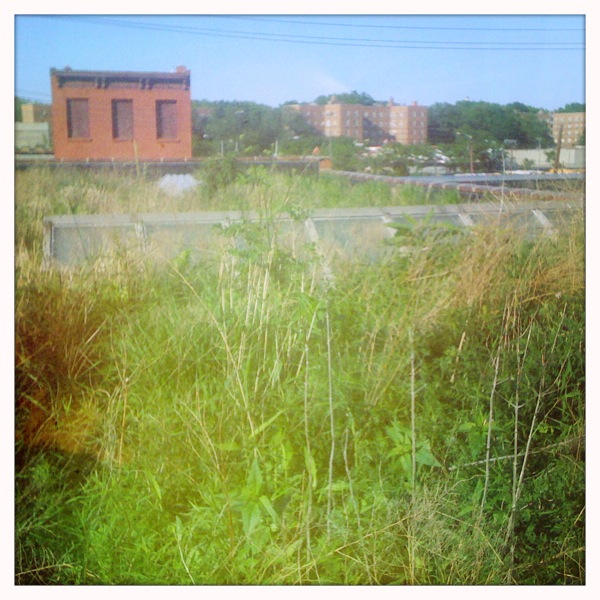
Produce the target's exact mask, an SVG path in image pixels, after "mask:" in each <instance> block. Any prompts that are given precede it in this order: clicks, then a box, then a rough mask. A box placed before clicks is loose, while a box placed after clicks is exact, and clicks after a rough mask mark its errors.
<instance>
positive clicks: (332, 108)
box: [291, 97, 427, 144]
mask: <svg viewBox="0 0 600 600" xmlns="http://www.w3.org/2000/svg"><path fill="white" fill-rule="evenodd" d="M291 108H293V109H294V110H297V111H298V112H299V113H300V114H301V115H302V117H303V118H304V120H305V121H306V122H307V123H309V124H310V125H311V126H312V127H313V128H314V129H315V130H316V131H317V132H319V133H320V134H321V135H325V136H327V137H342V136H345V137H350V138H353V139H355V140H357V141H364V140H369V141H371V142H373V143H382V142H386V141H387V142H399V143H401V144H424V143H425V142H426V141H427V107H425V106H419V105H418V104H417V103H416V102H413V104H411V105H398V104H395V103H394V101H393V100H392V99H391V100H390V101H389V102H388V103H387V104H373V105H371V106H366V105H362V104H341V103H338V102H336V101H335V97H334V98H332V100H331V101H330V102H329V103H328V104H326V105H320V104H293V105H291Z"/></svg>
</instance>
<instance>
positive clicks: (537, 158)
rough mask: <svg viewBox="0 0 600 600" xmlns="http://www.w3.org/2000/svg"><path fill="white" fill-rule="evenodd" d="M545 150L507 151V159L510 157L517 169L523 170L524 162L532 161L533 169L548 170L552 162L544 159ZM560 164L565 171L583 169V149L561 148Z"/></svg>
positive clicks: (581, 147) (552, 164) (579, 147)
mask: <svg viewBox="0 0 600 600" xmlns="http://www.w3.org/2000/svg"><path fill="white" fill-rule="evenodd" d="M546 152H547V150H537V149H535V150H507V152H506V154H507V158H508V157H510V156H512V157H513V158H514V160H515V162H516V163H517V164H518V167H519V168H523V166H524V165H523V163H524V161H525V160H531V161H533V167H534V168H540V169H549V168H551V167H553V166H554V161H553V160H552V161H549V160H548V159H547V158H546ZM560 164H561V165H562V166H563V167H565V168H566V169H583V168H585V147H583V146H577V147H576V148H563V149H562V150H561V151H560Z"/></svg>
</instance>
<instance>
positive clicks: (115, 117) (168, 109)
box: [50, 67, 192, 161]
mask: <svg viewBox="0 0 600 600" xmlns="http://www.w3.org/2000/svg"><path fill="white" fill-rule="evenodd" d="M50 76H51V82H52V125H53V126H52V133H53V140H54V156H55V159H56V160H67V161H81V160H115V161H132V160H141V161H144V160H152V161H161V160H166V161H168V160H187V159H188V158H191V157H192V117H191V98H190V71H189V70H187V69H186V68H185V67H177V69H176V70H175V72H173V73H160V72H135V71H128V72H115V71H76V70H72V69H70V68H65V69H63V70H57V69H51V71H50Z"/></svg>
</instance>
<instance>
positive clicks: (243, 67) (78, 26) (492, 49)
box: [14, 3, 586, 110]
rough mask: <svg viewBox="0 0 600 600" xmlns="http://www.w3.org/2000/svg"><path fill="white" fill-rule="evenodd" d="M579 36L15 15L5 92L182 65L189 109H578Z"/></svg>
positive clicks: (345, 23) (332, 22)
mask: <svg viewBox="0 0 600 600" xmlns="http://www.w3.org/2000/svg"><path fill="white" fill-rule="evenodd" d="M214 4H215V3H212V5H213V6H212V8H213V11H214V8H215V7H214ZM39 12H40V13H42V12H43V5H42V6H41V7H40V10H39ZM240 12H242V10H240ZM585 27H586V19H585V17H584V16H583V15H581V14H579V15H578V14H567V15H564V14H563V15H543V14H532V15H523V14H516V15H507V14H504V15H469V14H467V15H440V14H425V15H398V14H395V15H387V16H381V15H379V16H378V15H373V14H371V15H358V16H353V15H343V14H335V15H324V14H303V15H298V14H296V15H295V14H286V15H273V14H271V15H269V14H254V15H245V16H243V15H239V14H235V12H234V14H227V15H220V16H219V15H205V16H198V15H189V16H175V15H149V14H143V13H140V14H137V13H134V12H133V11H131V13H130V14H129V15H122V14H100V15H99V14H95V15H94V14H93V13H91V14H80V15H78V16H77V15H68V14H61V15H58V14H54V15H48V16H41V15H37V16H36V15H27V14H22V15H19V14H18V13H17V14H16V15H15V38H14V39H15V93H16V95H19V96H21V97H25V98H28V99H31V100H38V101H45V102H50V75H49V72H50V68H51V67H56V68H64V67H65V66H67V65H68V66H70V67H72V68H73V69H82V70H117V71H119V70H132V71H171V70H173V69H174V68H175V67H176V66H177V65H185V66H186V67H188V68H189V69H191V72H192V99H194V100H201V99H207V100H211V101H214V100H248V101H253V102H258V103H261V104H267V105H269V106H278V105H280V104H282V103H283V102H285V101H288V100H297V101H300V102H305V101H311V100H314V99H315V98H316V97H317V96H319V95H321V94H331V93H340V92H349V91H352V90H357V91H359V92H366V93H368V94H370V95H371V96H373V97H374V98H375V99H376V100H388V99H389V98H390V97H393V98H394V100H395V101H396V102H398V103H411V102H413V101H418V102H419V104H423V105H426V106H430V105H432V104H434V103H436V102H449V103H455V102H457V101H459V100H464V99H466V98H469V99H471V100H483V101H487V102H496V103H499V104H507V103H509V102H523V103H524V104H527V105H530V106H535V107H539V108H545V109H549V110H555V109H558V108H560V107H562V106H564V105H565V104H567V103H571V102H585V50H584V48H585Z"/></svg>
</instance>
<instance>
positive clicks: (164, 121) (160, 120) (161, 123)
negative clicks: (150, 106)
mask: <svg viewBox="0 0 600 600" xmlns="http://www.w3.org/2000/svg"><path fill="white" fill-rule="evenodd" d="M156 135H157V137H158V138H159V139H170V140H174V139H177V102H176V101H175V100H157V101H156Z"/></svg>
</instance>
